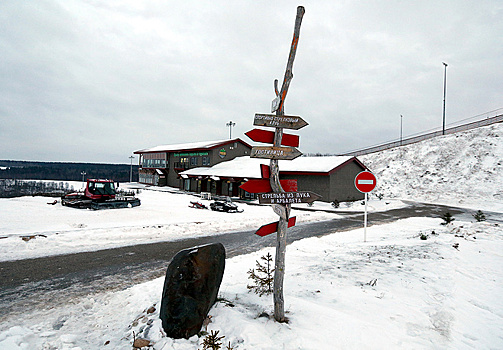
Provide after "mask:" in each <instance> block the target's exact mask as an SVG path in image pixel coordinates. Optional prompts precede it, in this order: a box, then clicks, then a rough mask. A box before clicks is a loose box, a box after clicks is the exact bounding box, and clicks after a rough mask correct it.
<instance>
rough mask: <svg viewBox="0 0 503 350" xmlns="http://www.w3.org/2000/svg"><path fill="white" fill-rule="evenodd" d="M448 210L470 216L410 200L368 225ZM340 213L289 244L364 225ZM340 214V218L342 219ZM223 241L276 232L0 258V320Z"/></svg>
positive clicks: (300, 229) (234, 251)
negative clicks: (6, 259)
mask: <svg viewBox="0 0 503 350" xmlns="http://www.w3.org/2000/svg"><path fill="white" fill-rule="evenodd" d="M447 211H449V212H450V213H451V214H453V215H454V216H459V215H470V214H469V213H468V211H467V210H464V209H460V208H453V207H446V206H439V205H429V204H422V203H412V204H410V205H409V206H408V207H406V208H401V209H393V210H389V211H385V212H377V213H369V217H368V222H369V225H375V224H381V223H386V222H392V221H395V220H398V219H401V218H406V217H440V216H441V214H442V213H443V212H447ZM337 214H339V215H338V218H337V219H333V220H328V221H322V222H316V223H308V224H301V225H299V226H295V227H293V228H290V229H289V230H288V243H291V242H293V241H296V240H299V239H303V238H307V237H320V236H324V235H327V234H331V233H335V232H338V231H346V230H350V229H354V228H358V227H361V226H362V222H363V218H362V216H363V214H362V213H356V214H355V213H349V212H346V213H341V212H337ZM340 215H342V216H343V218H340ZM214 242H220V243H222V244H223V245H224V246H225V248H226V252H227V257H233V256H236V255H240V254H247V253H250V252H253V251H257V250H260V249H262V248H264V247H268V246H274V245H275V235H270V236H267V237H258V236H256V235H254V231H242V232H231V233H225V234H221V235H214V236H206V237H197V238H189V239H183V240H178V241H171V242H160V243H150V244H140V245H135V246H128V247H121V248H114V249H104V250H99V251H94V252H83V253H76V254H67V255H57V256H49V257H42V258H35V259H26V260H16V261H6V262H0V309H3V310H8V311H7V312H6V313H3V312H2V314H3V315H2V316H0V321H2V320H3V319H4V318H5V317H7V314H13V313H18V312H22V311H27V310H26V309H27V308H28V309H29V308H34V307H39V306H40V305H41V304H43V305H45V307H47V304H50V303H51V302H56V301H57V303H58V304H61V303H63V302H64V301H65V300H69V299H71V298H74V297H78V296H83V295H88V294H92V293H94V292H99V291H105V290H109V291H113V290H120V289H124V288H127V287H129V286H131V285H133V284H137V283H141V282H144V281H148V280H151V279H153V278H156V277H160V276H162V275H163V274H164V273H165V270H166V268H167V266H168V264H169V262H170V260H171V259H172V257H173V256H174V255H175V254H176V253H177V252H178V251H180V250H182V249H186V248H190V247H193V246H198V245H203V244H209V243H214Z"/></svg>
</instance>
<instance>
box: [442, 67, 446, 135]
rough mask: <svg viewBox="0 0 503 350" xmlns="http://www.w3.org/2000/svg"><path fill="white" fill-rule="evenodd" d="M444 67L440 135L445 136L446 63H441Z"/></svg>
mask: <svg viewBox="0 0 503 350" xmlns="http://www.w3.org/2000/svg"><path fill="white" fill-rule="evenodd" d="M442 64H443V65H444V110H443V113H442V121H443V122H442V135H445V87H446V81H447V63H445V62H442Z"/></svg>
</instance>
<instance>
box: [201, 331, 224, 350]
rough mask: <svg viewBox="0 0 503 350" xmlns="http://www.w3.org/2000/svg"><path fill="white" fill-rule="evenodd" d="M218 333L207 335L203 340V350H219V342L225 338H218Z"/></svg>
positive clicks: (220, 344)
mask: <svg viewBox="0 0 503 350" xmlns="http://www.w3.org/2000/svg"><path fill="white" fill-rule="evenodd" d="M219 332H220V331H211V334H208V335H207V336H206V337H205V338H204V339H203V350H208V349H210V350H219V349H220V347H221V346H222V342H221V340H222V339H224V338H225V336H221V337H219V336H218V333H219Z"/></svg>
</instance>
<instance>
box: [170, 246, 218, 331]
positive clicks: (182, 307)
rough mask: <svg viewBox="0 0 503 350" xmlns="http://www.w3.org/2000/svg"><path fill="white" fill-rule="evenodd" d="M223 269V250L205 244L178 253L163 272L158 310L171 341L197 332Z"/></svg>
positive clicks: (211, 301)
mask: <svg viewBox="0 0 503 350" xmlns="http://www.w3.org/2000/svg"><path fill="white" fill-rule="evenodd" d="M224 269H225V248H224V246H223V245H222V244H221V243H215V244H209V245H204V246H199V247H194V248H190V249H185V250H182V251H180V252H178V253H177V254H176V255H175V257H174V258H173V260H172V261H171V263H170V264H169V266H168V270H167V271H166V279H165V280H164V290H163V292H162V301H161V309H160V318H161V320H162V327H163V328H164V331H165V332H166V335H167V336H168V337H171V338H176V339H179V338H187V339H188V338H190V337H191V336H193V335H195V334H197V333H198V332H199V331H200V330H201V326H202V324H203V321H204V320H205V318H206V317H207V315H208V312H209V311H210V308H211V307H212V306H213V304H214V303H215V301H216V298H217V295H218V289H219V288H220V283H221V282H222V277H223V275H224Z"/></svg>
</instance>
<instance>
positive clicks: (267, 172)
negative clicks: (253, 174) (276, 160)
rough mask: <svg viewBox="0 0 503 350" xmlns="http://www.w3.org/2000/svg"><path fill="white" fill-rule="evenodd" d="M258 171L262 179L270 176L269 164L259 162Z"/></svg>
mask: <svg viewBox="0 0 503 350" xmlns="http://www.w3.org/2000/svg"><path fill="white" fill-rule="evenodd" d="M260 173H261V174H262V178H263V179H268V178H270V177H271V168H270V167H269V165H265V164H260Z"/></svg>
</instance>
